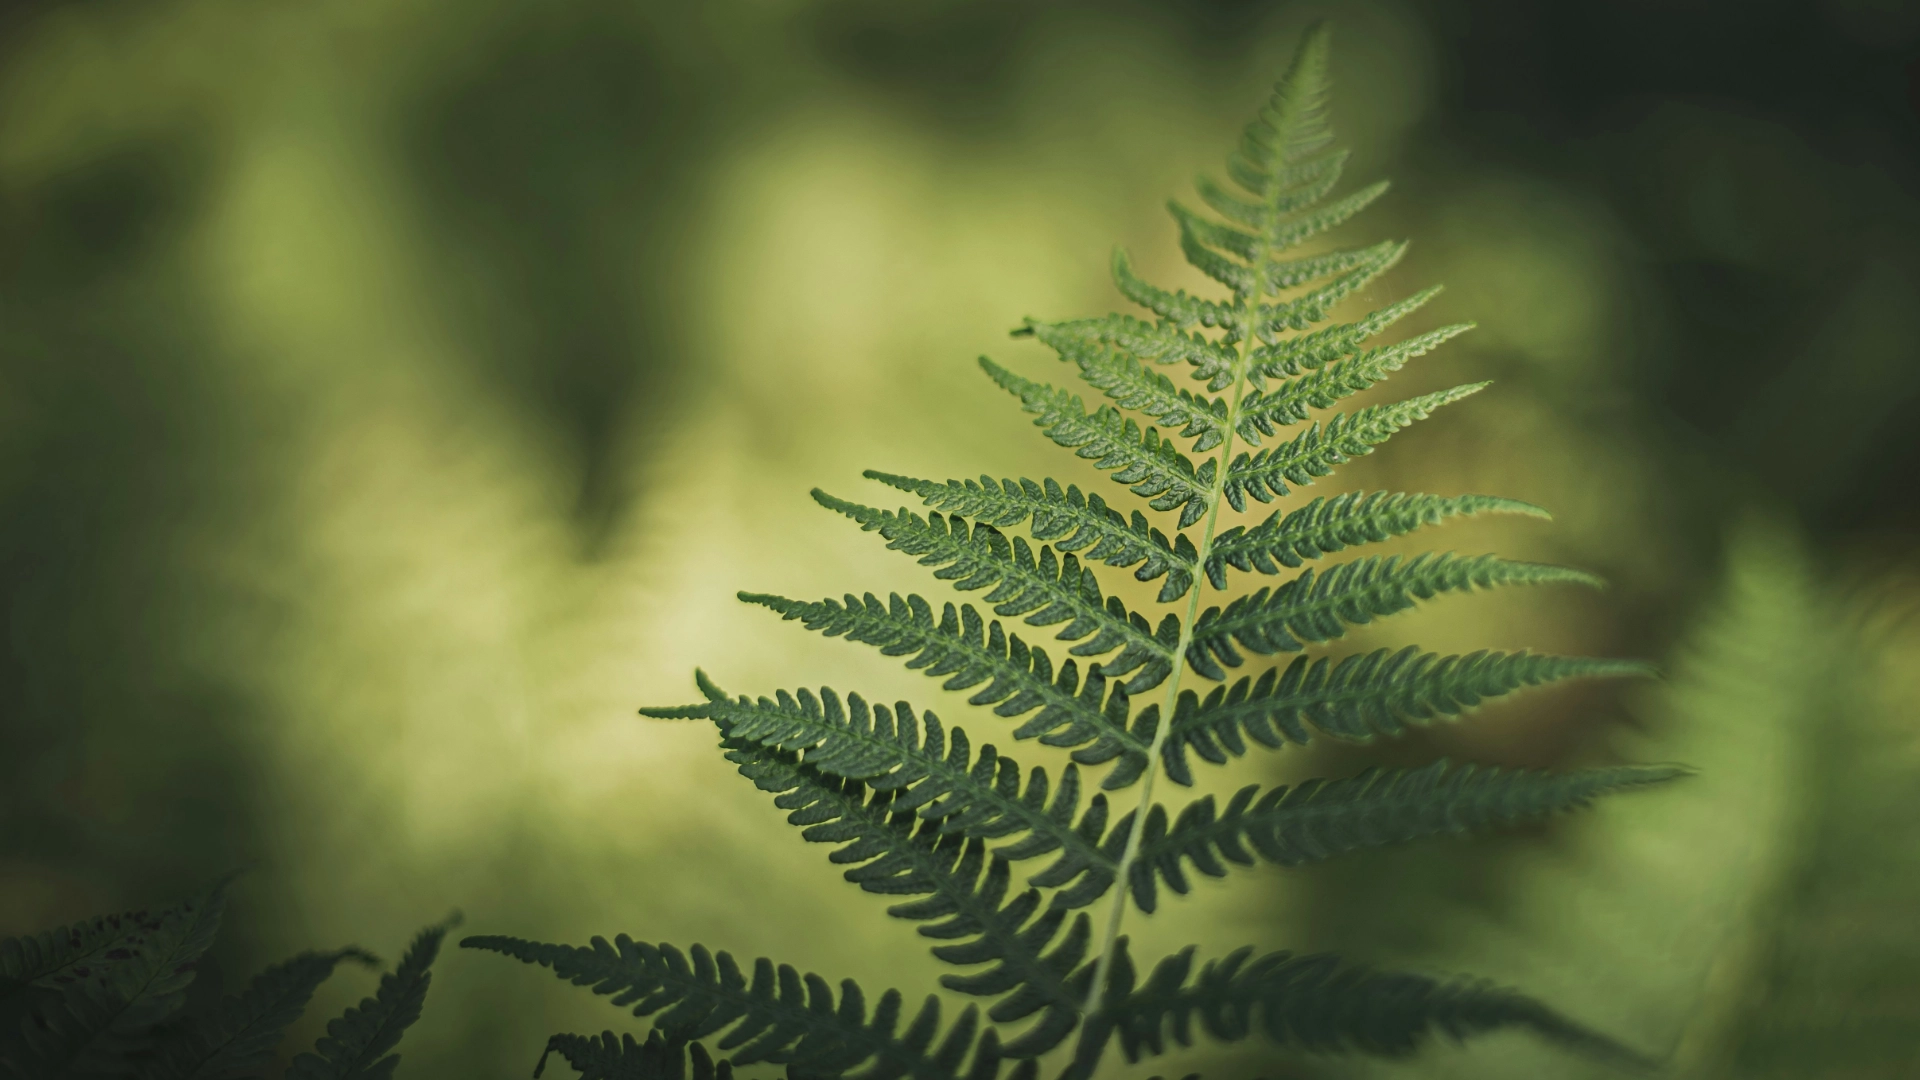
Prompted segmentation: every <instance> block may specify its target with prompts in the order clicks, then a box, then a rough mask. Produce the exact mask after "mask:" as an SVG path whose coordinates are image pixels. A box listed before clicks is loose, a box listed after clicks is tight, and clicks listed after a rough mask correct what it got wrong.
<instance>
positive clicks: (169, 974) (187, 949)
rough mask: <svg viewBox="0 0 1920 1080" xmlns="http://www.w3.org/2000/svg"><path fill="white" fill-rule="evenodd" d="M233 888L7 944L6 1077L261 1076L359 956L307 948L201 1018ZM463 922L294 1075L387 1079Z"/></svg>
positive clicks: (192, 1079)
mask: <svg viewBox="0 0 1920 1080" xmlns="http://www.w3.org/2000/svg"><path fill="white" fill-rule="evenodd" d="M225 910H226V898H225V889H224V885H222V886H217V887H215V888H214V889H213V890H211V891H210V892H208V893H207V894H206V895H205V896H201V897H197V898H195V899H193V900H189V901H186V902H184V903H181V904H179V905H177V906H175V907H172V908H167V909H164V910H159V911H133V912H128V913H126V914H123V915H107V916H101V917H99V918H95V919H89V920H87V921H85V922H79V923H74V924H73V925H70V926H63V927H60V928H58V929H56V930H48V931H45V932H43V933H40V934H34V935H30V936H27V937H20V938H10V939H7V940H4V941H0V1077H5V1078H6V1080H80V1078H91V1077H108V1076H113V1077H135V1078H137V1080H237V1078H241V1077H256V1076H259V1075H261V1073H262V1070H263V1069H264V1068H265V1067H266V1066H267V1064H268V1063H270V1062H271V1061H272V1059H273V1056H274V1054H275V1052H276V1051H277V1050H278V1049H279V1046H280V1041H281V1038H282V1036H283V1035H284V1034H285V1032H286V1029H287V1028H288V1027H289V1026H291V1025H292V1024H293V1023H294V1021H296V1020H298V1019H299V1018H300V1015H301V1014H302V1013H303V1012H304V1011H305V1010H306V1007H307V1003H308V1002H309V1001H310V1000H311V999H312V997H313V993H314V991H315V990H316V989H318V988H319V986H320V984H321V983H324V982H325V981H326V980H327V979H328V977H329V976H331V975H332V974H333V971H334V968H336V967H338V966H339V965H340V964H341V963H344V962H348V961H352V962H355V963H360V964H365V965H368V966H370V967H377V966H378V965H379V963H380V961H379V960H378V959H377V958H375V957H374V956H372V955H371V954H369V953H366V952H363V951H361V950H360V949H357V948H345V949H337V950H334V951H332V952H309V953H302V954H300V955H299V956H296V957H293V958H292V959H290V960H287V961H285V962H283V963H280V964H276V965H274V966H273V967H270V968H268V969H267V970H265V971H263V972H261V973H260V974H259V975H257V976H255V977H254V978H253V980H252V981H251V982H250V983H249V984H248V985H247V988H246V989H245V990H243V991H241V992H240V993H238V994H234V995H231V996H229V997H226V998H224V999H222V1000H220V1001H218V1002H214V1003H212V1004H211V1005H210V1006H208V1007H206V1008H204V1009H201V1010H198V1011H193V1010H189V1009H188V1008H187V994H186V991H187V987H188V986H189V985H190V984H191V983H192V982H193V979H194V975H195V967H196V965H197V964H198V963H199V962H200V959H201V957H202V956H204V955H205V954H206V951H207V949H208V948H209V947H210V946H211V945H212V944H213V940H214V936H215V935H216V934H217V933H218V932H219V929H220V919H221V916H222V915H223V914H224V912H225ZM458 921H459V920H458V917H457V916H456V917H454V918H452V919H449V920H448V921H447V922H445V923H442V924H441V925H439V926H434V927H429V928H428V929H426V930H424V931H422V932H421V933H420V935H419V936H418V937H417V938H415V939H414V942H413V945H412V947H410V948H409V949H408V950H407V954H406V956H405V957H403V958H402V959H401V961H400V966H399V967H397V968H395V969H394V970H393V971H392V972H390V973H388V974H386V975H383V976H382V977H381V979H380V989H379V991H378V992H377V993H376V994H375V995H374V996H373V997H370V998H366V999H364V1000H362V1001H361V1002H360V1004H358V1005H356V1006H354V1007H352V1008H349V1009H348V1010H347V1011H346V1012H345V1013H343V1014H342V1015H341V1016H340V1017H339V1018H337V1019H335V1020H333V1021H332V1022H330V1023H329V1024H328V1025H327V1033H326V1035H325V1036H323V1037H322V1038H321V1039H320V1040H319V1041H318V1042H316V1043H315V1044H314V1047H313V1049H312V1051H311V1052H308V1053H304V1054H301V1055H299V1056H298V1057H296V1058H294V1059H293V1063H292V1065H291V1066H289V1067H288V1069H287V1071H286V1074H285V1075H286V1080H386V1078H388V1077H391V1076H392V1075H393V1071H394V1067H395V1066H396V1065H398V1064H399V1062H400V1055H398V1054H396V1053H394V1052H393V1051H394V1048H395V1047H396V1046H398V1045H399V1043H400V1037H401V1035H402V1034H403V1033H404V1032H405V1031H406V1029H407V1028H408V1027H409V1026H411V1025H412V1024H413V1022H414V1021H415V1020H417V1019H419V1017H420V1009H421V1006H422V1004H423V1003H424V1002H425V1000H426V996H427V986H428V984H429V983H430V982H431V981H432V978H433V977H432V973H431V972H430V971H429V968H431V967H432V965H433V960H434V957H435V956H436V955H437V954H438V952H439V949H440V942H441V939H442V938H444V937H445V936H446V934H447V931H448V930H450V929H452V928H453V927H454V926H456V925H458Z"/></svg>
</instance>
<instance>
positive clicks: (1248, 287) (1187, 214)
mask: <svg viewBox="0 0 1920 1080" xmlns="http://www.w3.org/2000/svg"><path fill="white" fill-rule="evenodd" d="M1167 205H1168V208H1169V209H1171V210H1172V211H1173V215H1174V217H1175V218H1176V219H1178V220H1179V222H1180V251H1181V253H1182V254H1184V255H1185V256H1186V257H1187V262H1188V264H1190V265H1191V266H1193V268H1194V269H1196V270H1198V271H1200V272H1201V273H1203V274H1205V275H1207V276H1208V277H1210V278H1212V279H1213V280H1215V281H1217V282H1219V283H1220V284H1222V285H1225V286H1226V287H1227V288H1229V289H1231V290H1233V294H1234V299H1235V300H1237V301H1241V302H1244V301H1245V300H1246V298H1247V297H1248V296H1250V295H1252V294H1253V293H1254V292H1255V291H1256V285H1257V283H1258V278H1257V277H1256V276H1255V274H1254V271H1253V268H1252V267H1249V266H1247V265H1246V264H1245V263H1243V262H1238V261H1236V260H1234V259H1232V258H1229V257H1228V256H1226V255H1223V254H1221V253H1220V252H1218V251H1215V250H1214V249H1213V248H1211V247H1209V246H1208V244H1218V245H1220V246H1223V247H1226V248H1227V249H1228V250H1229V251H1234V250H1236V249H1244V250H1245V251H1246V252H1247V253H1246V254H1245V255H1241V256H1240V257H1241V258H1243V259H1248V258H1252V257H1253V249H1254V248H1255V246H1256V245H1257V244H1258V241H1257V240H1255V239H1254V238H1253V237H1251V236H1248V235H1247V234H1246V233H1243V232H1240V231H1239V230H1237V229H1231V228H1228V227H1226V226H1224V225H1220V224H1217V223H1215V222H1212V221H1208V220H1206V219H1204V218H1201V217H1198V216H1196V215H1195V214H1193V213H1192V212H1191V211H1189V210H1187V209H1186V208H1185V207H1183V206H1181V205H1180V204H1179V203H1177V202H1175V203H1168V204H1167Z"/></svg>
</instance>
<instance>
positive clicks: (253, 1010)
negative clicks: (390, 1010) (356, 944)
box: [140, 948, 380, 1080]
mask: <svg viewBox="0 0 1920 1080" xmlns="http://www.w3.org/2000/svg"><path fill="white" fill-rule="evenodd" d="M346 960H355V961H358V962H360V963H362V964H366V965H367V966H369V967H374V966H378V965H379V963H380V961H379V959H378V958H377V957H375V956H373V955H371V954H370V953H367V952H363V951H362V950H360V949H354V948H347V949H341V950H339V951H337V952H330V953H312V952H309V953H302V954H300V955H299V956H296V957H294V958H293V959H291V960H288V961H285V962H284V963H280V964H276V965H274V966H273V967H270V968H268V969H267V970H265V971H263V972H261V973H260V974H258V975H256V976H254V978H253V981H252V982H251V983H249V984H248V985H247V989H246V990H245V991H244V992H242V993H240V994H234V995H230V996H228V997H227V998H225V999H223V1000H222V1001H221V1002H220V1003H219V1004H218V1005H216V1006H215V1007H214V1008H213V1010H212V1011H211V1012H209V1013H208V1014H207V1015H205V1016H201V1017H197V1018H195V1019H194V1021H193V1022H192V1023H191V1024H189V1025H188V1026H187V1027H186V1028H185V1029H184V1030H182V1031H180V1032H178V1033H176V1034H174V1035H173V1036H171V1037H170V1038H169V1039H168V1040H167V1041H166V1042H164V1043H162V1044H161V1045H160V1046H159V1047H158V1049H157V1052H156V1053H155V1055H154V1060H153V1062H152V1063H151V1064H149V1065H148V1066H147V1067H145V1068H144V1069H142V1071H141V1074H140V1075H141V1080H239V1078H241V1077H245V1076H250V1075H253V1074H254V1073H256V1072H257V1071H259V1070H260V1069H261V1068H262V1067H263V1066H264V1065H266V1063H267V1062H268V1061H270V1060H271V1059H272V1058H273V1054H274V1051H275V1050H276V1049H277V1048H278V1047H279V1045H280V1039H281V1036H283V1035H284V1034H286V1030H287V1028H288V1027H289V1026H290V1025H292V1023H293V1022H294V1021H296V1020H298V1019H300V1014H301V1013H303V1012H305V1011H306V1008H307V1003H308V1002H310V1001H312V1000H313V992H314V991H315V990H317V989H319V987H320V984H321V983H323V982H326V981H327V979H328V978H329V977H330V976H332V974H333V969H334V968H335V967H338V966H339V965H340V963H341V962H342V961H346Z"/></svg>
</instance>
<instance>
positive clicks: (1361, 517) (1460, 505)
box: [1205, 491, 1552, 589]
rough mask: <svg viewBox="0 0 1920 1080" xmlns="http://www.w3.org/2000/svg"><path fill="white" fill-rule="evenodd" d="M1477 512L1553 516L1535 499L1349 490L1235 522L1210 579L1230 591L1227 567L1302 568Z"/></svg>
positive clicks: (1209, 569)
mask: <svg viewBox="0 0 1920 1080" xmlns="http://www.w3.org/2000/svg"><path fill="white" fill-rule="evenodd" d="M1474 514H1525V515H1527V516H1529V517H1538V518H1546V517H1551V516H1552V515H1550V514H1548V513H1547V512H1546V511H1545V510H1542V509H1541V508H1539V507H1537V506H1534V505H1532V504H1531V503H1523V502H1521V501H1519V500H1518V499H1503V498H1500V497H1498V496H1495V495H1416V494H1409V493H1405V492H1386V491H1376V492H1372V493H1371V494H1369V493H1366V492H1360V491H1354V492H1348V493H1347V494H1345V495H1335V496H1334V497H1332V498H1330V499H1327V498H1322V499H1315V500H1313V501H1312V502H1310V503H1308V504H1307V505H1305V506H1303V507H1301V508H1300V509H1298V510H1295V511H1294V512H1293V513H1291V514H1288V515H1287V516H1286V517H1284V518H1282V517H1281V516H1280V512H1279V511H1277V510H1276V511H1274V513H1273V514H1272V515H1271V516H1270V517H1268V518H1267V519H1266V520H1265V521H1262V522H1261V523H1260V524H1258V525H1255V526H1254V527H1252V528H1250V529H1249V528H1247V527H1245V526H1242V525H1236V526H1234V527H1233V528H1231V529H1228V530H1227V531H1226V532H1223V533H1221V534H1220V535H1219V536H1216V537H1214V540H1213V547H1212V548H1211V549H1210V550H1209V551H1208V553H1207V563H1206V566H1205V570H1206V573H1207V581H1208V582H1209V583H1211V584H1212V585H1213V587H1214V588H1216V589H1225V588H1226V587H1227V568H1228V567H1233V568H1234V569H1236V570H1242V571H1248V570H1258V571H1259V572H1260V573H1263V574H1277V573H1279V572H1280V568H1281V567H1283V566H1284V567H1288V568H1298V567H1299V566H1301V565H1302V564H1303V563H1304V562H1305V561H1306V560H1308V559H1317V558H1319V557H1320V556H1322V555H1331V554H1333V553H1334V552H1336V551H1341V550H1343V549H1345V548H1349V547H1357V546H1359V545H1361V544H1375V543H1379V542H1380V541H1382V540H1389V539H1392V538H1393V537H1396V536H1405V535H1406V534H1407V533H1410V532H1412V531H1414V530H1415V529H1418V528H1420V527H1422V526H1425V525H1437V524H1439V523H1440V522H1442V521H1445V520H1446V519H1448V518H1450V517H1467V516H1471V515H1474Z"/></svg>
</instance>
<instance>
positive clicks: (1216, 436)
mask: <svg viewBox="0 0 1920 1080" xmlns="http://www.w3.org/2000/svg"><path fill="white" fill-rule="evenodd" d="M1072 359H1073V360H1074V362H1075V363H1077V364H1078V365H1079V367H1080V377H1081V378H1082V379H1084V380H1086V382H1087V384H1088V385H1090V386H1092V387H1093V388H1094V389H1096V390H1099V391H1100V392H1101V393H1103V394H1105V395H1107V396H1108V397H1109V398H1112V399H1113V402H1114V404H1115V405H1117V406H1119V407H1120V408H1123V409H1132V410H1134V411H1135V412H1140V413H1145V414H1147V415H1148V416H1150V417H1152V418H1153V419H1155V420H1156V421H1158V422H1159V423H1161V424H1163V425H1165V426H1166V427H1168V428H1179V429H1180V431H1179V433H1178V437H1179V438H1182V439H1193V440H1194V443H1193V452H1194V453H1196V454H1204V453H1206V452H1207V451H1209V450H1211V449H1213V448H1214V447H1216V446H1219V445H1220V443H1221V442H1222V441H1223V440H1224V439H1225V438H1226V415H1227V403H1226V402H1225V401H1222V400H1221V399H1219V398H1209V397H1206V396H1204V395H1200V394H1195V393H1194V392H1193V391H1191V390H1181V389H1179V388H1177V387H1175V386H1174V385H1173V380H1172V379H1169V378H1167V377H1166V376H1165V375H1162V374H1160V373H1159V372H1157V371H1153V370H1151V369H1149V368H1147V367H1145V366H1143V365H1142V364H1141V363H1140V361H1138V360H1135V359H1134V358H1133V357H1130V356H1128V355H1126V354H1125V353H1121V352H1117V351H1112V350H1109V351H1106V352H1087V353H1082V354H1080V355H1078V356H1075V357H1073V358H1072Z"/></svg>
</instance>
